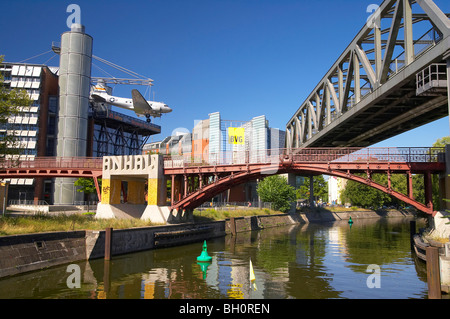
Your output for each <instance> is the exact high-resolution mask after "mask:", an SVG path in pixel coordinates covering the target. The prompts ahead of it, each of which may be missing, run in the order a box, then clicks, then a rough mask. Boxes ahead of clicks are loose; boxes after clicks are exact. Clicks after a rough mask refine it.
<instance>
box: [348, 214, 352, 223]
mask: <svg viewBox="0 0 450 319" xmlns="http://www.w3.org/2000/svg"><path fill="white" fill-rule="evenodd" d="M348 223H349V224H353V220H352V216H350V219H349V220H348Z"/></svg>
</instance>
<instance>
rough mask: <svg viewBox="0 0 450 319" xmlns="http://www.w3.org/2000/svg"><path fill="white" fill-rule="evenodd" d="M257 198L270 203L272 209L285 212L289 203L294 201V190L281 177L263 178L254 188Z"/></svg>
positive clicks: (289, 206)
mask: <svg viewBox="0 0 450 319" xmlns="http://www.w3.org/2000/svg"><path fill="white" fill-rule="evenodd" d="M256 190H257V192H258V195H259V197H260V198H261V200H262V201H264V202H270V203H272V205H273V209H275V210H279V211H281V212H287V211H288V210H289V209H290V208H291V202H293V201H294V200H295V189H294V187H292V186H290V185H288V183H287V179H286V178H285V177H283V176H279V175H273V176H268V177H266V178H264V179H263V180H262V181H261V182H259V184H258V187H257V188H256Z"/></svg>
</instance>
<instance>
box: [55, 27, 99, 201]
mask: <svg viewBox="0 0 450 319" xmlns="http://www.w3.org/2000/svg"><path fill="white" fill-rule="evenodd" d="M92 42H93V41H92V37H91V36H89V35H87V34H86V33H85V32H84V26H82V25H80V24H72V27H71V30H70V31H68V32H65V33H63V34H62V36H61V53H60V64H59V111H58V138H57V144H56V156H58V157H73V156H86V144H87V130H88V111H89V91H90V82H91V60H92ZM75 180H76V179H74V178H57V179H56V180H55V190H54V203H55V204H74V203H76V202H79V201H82V200H83V194H82V193H79V192H77V191H76V188H75V186H74V185H73V184H74V182H75Z"/></svg>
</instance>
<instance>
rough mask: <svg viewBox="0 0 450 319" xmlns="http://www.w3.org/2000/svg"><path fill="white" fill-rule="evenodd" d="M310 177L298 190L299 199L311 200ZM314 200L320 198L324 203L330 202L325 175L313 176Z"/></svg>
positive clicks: (305, 179) (306, 178)
mask: <svg viewBox="0 0 450 319" xmlns="http://www.w3.org/2000/svg"><path fill="white" fill-rule="evenodd" d="M309 183H310V177H305V178H304V182H303V185H301V186H300V188H298V189H297V190H296V194H297V199H309V191H310V190H309ZM313 190H314V198H320V199H321V200H322V201H323V202H327V201H328V183H327V182H326V181H325V178H324V177H323V175H318V176H313Z"/></svg>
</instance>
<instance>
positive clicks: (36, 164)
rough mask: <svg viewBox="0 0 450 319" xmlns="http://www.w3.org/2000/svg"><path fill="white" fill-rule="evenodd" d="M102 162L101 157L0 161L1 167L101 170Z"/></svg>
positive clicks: (36, 158)
mask: <svg viewBox="0 0 450 319" xmlns="http://www.w3.org/2000/svg"><path fill="white" fill-rule="evenodd" d="M102 164H103V159H102V158H101V157H35V158H32V159H25V160H16V159H8V160H5V161H2V162H0V168H18V169H22V168H23V169H45V168H48V169H66V168H67V169H68V168H71V169H95V170H101V169H102Z"/></svg>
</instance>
